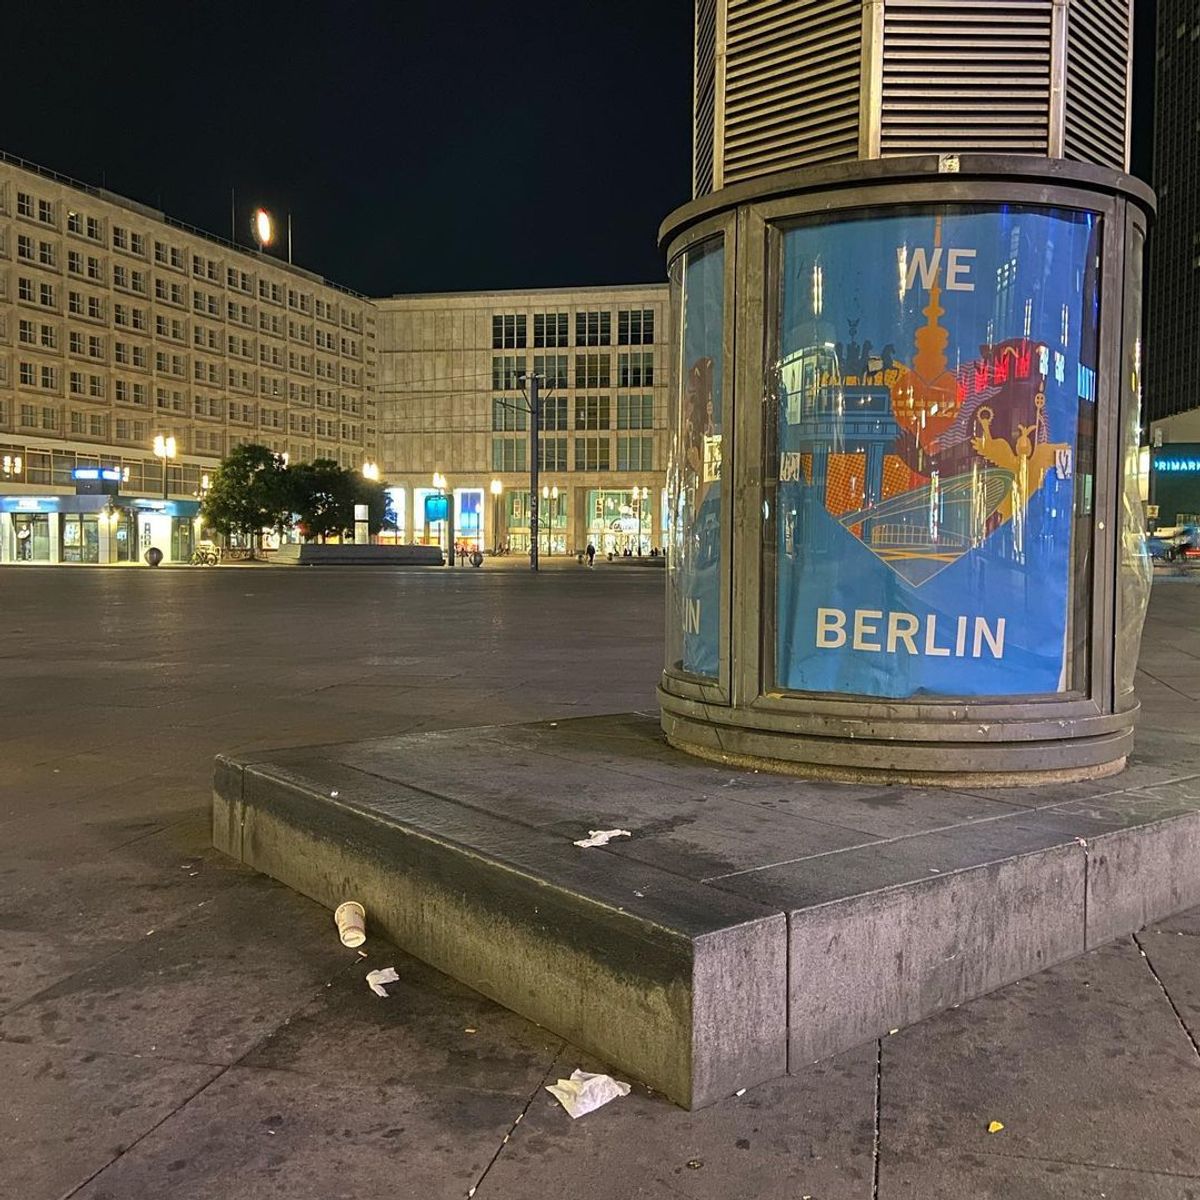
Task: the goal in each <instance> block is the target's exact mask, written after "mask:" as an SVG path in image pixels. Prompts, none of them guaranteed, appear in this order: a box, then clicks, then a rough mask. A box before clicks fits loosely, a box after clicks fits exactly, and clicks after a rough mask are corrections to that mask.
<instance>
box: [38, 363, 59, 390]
mask: <svg viewBox="0 0 1200 1200" xmlns="http://www.w3.org/2000/svg"><path fill="white" fill-rule="evenodd" d="M42 387H44V388H47V389H51V390H52V389H54V388H57V387H58V368H57V367H49V366H44V367H42Z"/></svg>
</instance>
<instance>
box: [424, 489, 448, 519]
mask: <svg viewBox="0 0 1200 1200" xmlns="http://www.w3.org/2000/svg"><path fill="white" fill-rule="evenodd" d="M449 519H450V497H449V496H447V495H445V494H444V493H438V494H437V495H434V496H426V497H425V524H426V525H433V524H436V523H437V522H438V521H448V520H449Z"/></svg>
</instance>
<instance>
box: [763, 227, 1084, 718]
mask: <svg viewBox="0 0 1200 1200" xmlns="http://www.w3.org/2000/svg"><path fill="white" fill-rule="evenodd" d="M1098 263H1099V218H1098V217H1096V216H1095V215H1094V214H1092V213H1087V212H1079V211H1073V210H1063V209H1048V208H1036V209H1035V208H1029V207H1009V206H1004V207H991V208H988V209H979V208H968V207H964V206H942V207H937V208H931V209H922V210H919V211H908V212H905V213H903V214H902V215H897V216H887V217H880V216H868V217H864V218H862V219H857V220H855V219H850V220H845V221H838V222H834V223H824V224H820V225H817V224H808V225H803V226H798V227H794V228H790V229H788V230H786V231H785V232H784V234H783V264H782V286H781V291H782V295H781V298H780V328H779V331H778V332H779V347H780V349H779V358H778V362H777V363H776V371H777V374H778V380H779V389H778V394H779V418H778V429H777V432H778V463H777V467H778V480H779V485H778V491H777V496H776V504H777V511H776V517H777V522H776V525H777V530H778V541H777V564H778V565H777V576H776V606H777V630H776V646H775V652H776V683H777V685H778V686H779V687H781V688H785V689H789V690H798V691H813V692H834V693H844V694H853V695H863V696H883V697H896V698H908V697H914V696H923V695H924V696H939V697H940V696H946V697H950V696H954V697H984V696H1011V695H1022V694H1028V695H1037V694H1045V693H1055V692H1061V691H1064V690H1066V689H1067V688H1069V687H1071V686H1073V684H1072V678H1071V676H1072V670H1071V668H1072V666H1073V664H1072V663H1071V661H1070V660H1071V655H1070V652H1069V644H1070V641H1071V606H1072V578H1073V562H1074V553H1075V551H1074V546H1073V540H1072V535H1073V523H1074V514H1075V511H1076V509H1077V508H1079V507H1080V506H1086V505H1087V504H1089V503H1090V498H1091V489H1090V479H1089V480H1087V481H1086V482H1084V480H1083V479H1081V473H1082V475H1083V476H1089V475H1090V473H1091V470H1092V467H1091V461H1090V460H1091V444H1092V435H1091V430H1092V428H1093V421H1094V412H1095V407H1094V406H1095V369H1096V350H1097V325H1096V316H1097V311H1098V294H1097V289H1098V280H1097V273H1098ZM1081 429H1082V430H1083V431H1084V434H1085V436H1084V438H1083V440H1082V441H1081V439H1080V431H1081ZM1081 459H1083V460H1084V461H1080V460H1081ZM1081 511H1086V507H1083V508H1082V509H1081Z"/></svg>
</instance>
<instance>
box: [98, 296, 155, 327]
mask: <svg viewBox="0 0 1200 1200" xmlns="http://www.w3.org/2000/svg"><path fill="white" fill-rule="evenodd" d="M87 315H88V316H89V317H91V319H92V320H93V321H103V320H104V301H103V300H101V299H100V297H99V296H89V297H88V298H87ZM143 315H144V314H143Z"/></svg>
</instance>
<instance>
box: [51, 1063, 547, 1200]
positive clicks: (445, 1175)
mask: <svg viewBox="0 0 1200 1200" xmlns="http://www.w3.org/2000/svg"><path fill="white" fill-rule="evenodd" d="M523 1103H524V1102H523V1101H518V1100H516V1099H514V1097H512V1096H507V1095H504V1094H502V1093H496V1092H482V1093H475V1092H470V1091H467V1090H465V1089H452V1090H441V1091H439V1090H435V1089H426V1090H424V1091H420V1092H417V1091H414V1090H412V1089H410V1088H405V1087H402V1086H390V1087H355V1086H348V1085H346V1084H344V1083H335V1082H332V1081H325V1080H320V1079H313V1078H310V1077H308V1076H306V1075H297V1074H293V1073H291V1072H288V1071H267V1070H262V1069H250V1068H244V1067H233V1068H231V1069H229V1070H227V1071H226V1072H225V1073H224V1074H223V1075H222V1076H221V1077H220V1079H218V1080H217V1081H216V1082H215V1083H213V1084H212V1085H210V1086H209V1087H208V1088H206V1089H205V1090H204V1091H203V1092H202V1093H201V1094H200V1095H199V1096H197V1097H196V1098H195V1099H194V1100H193V1101H192V1102H191V1103H190V1104H188V1105H187V1106H186V1107H185V1108H184V1109H182V1110H181V1111H180V1112H178V1113H177V1114H175V1115H174V1116H173V1117H172V1118H171V1119H170V1120H168V1121H166V1122H165V1123H164V1124H163V1125H161V1126H160V1127H159V1128H158V1129H156V1130H155V1131H154V1132H153V1133H151V1134H150V1135H149V1136H148V1137H146V1138H144V1139H143V1140H142V1141H141V1142H139V1143H138V1145H136V1146H135V1147H134V1148H133V1149H131V1150H130V1151H128V1152H127V1153H125V1154H123V1155H122V1156H121V1157H120V1158H118V1159H117V1160H116V1161H115V1162H113V1163H112V1165H111V1166H109V1167H107V1168H106V1169H105V1170H103V1171H101V1172H100V1174H99V1175H97V1176H96V1177H95V1178H94V1179H93V1180H91V1182H89V1183H88V1184H87V1185H86V1186H84V1187H83V1188H81V1189H80V1190H79V1191H78V1192H77V1193H75V1195H74V1196H73V1197H72V1200H129V1198H131V1197H135V1196H136V1197H141V1196H145V1197H150V1196H164V1197H165V1196H170V1197H171V1200H213V1197H220V1196H228V1197H237V1198H238V1200H251V1198H257V1197H267V1196H286V1197H288V1198H289V1200H363V1198H364V1197H372V1196H388V1195H393V1196H412V1197H421V1198H422V1200H424V1198H426V1197H428V1198H429V1200H451V1198H454V1200H462V1197H464V1196H466V1194H467V1190H468V1188H469V1187H470V1186H471V1185H472V1184H473V1183H474V1182H475V1180H476V1179H478V1178H479V1176H480V1175H482V1174H483V1172H484V1169H485V1168H486V1166H487V1164H488V1162H489V1161H490V1160H491V1158H492V1155H493V1154H494V1153H495V1150H496V1147H497V1146H498V1145H499V1144H500V1141H501V1139H502V1138H503V1137H504V1134H505V1133H506V1132H507V1131H508V1130H509V1128H510V1127H511V1126H512V1123H513V1121H514V1119H515V1118H516V1117H517V1115H518V1114H519V1113H520V1111H521V1108H522V1106H523Z"/></svg>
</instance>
